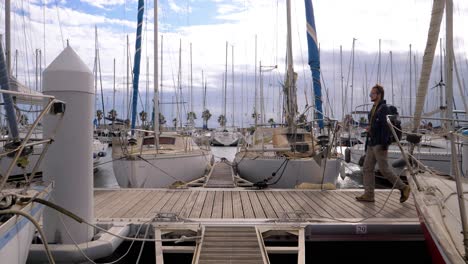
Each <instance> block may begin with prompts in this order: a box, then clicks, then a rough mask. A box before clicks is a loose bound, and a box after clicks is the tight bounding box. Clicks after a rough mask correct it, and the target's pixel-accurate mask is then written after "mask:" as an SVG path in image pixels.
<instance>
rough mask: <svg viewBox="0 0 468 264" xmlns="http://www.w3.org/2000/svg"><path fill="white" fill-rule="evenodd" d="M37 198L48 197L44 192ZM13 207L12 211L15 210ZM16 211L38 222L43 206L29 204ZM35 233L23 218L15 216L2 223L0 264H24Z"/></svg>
mask: <svg viewBox="0 0 468 264" xmlns="http://www.w3.org/2000/svg"><path fill="white" fill-rule="evenodd" d="M48 189H49V190H48V191H47V192H50V187H49V188H48ZM7 191H8V189H7ZM38 197H39V198H42V199H48V197H49V196H48V195H46V192H42V193H41V194H40V195H39V196H38ZM15 207H16V206H14V207H13V209H17V208H15ZM17 210H21V211H23V212H26V213H28V214H30V215H31V216H33V217H34V219H35V220H36V221H39V219H40V217H41V216H42V212H43V211H44V205H42V204H38V203H30V204H28V205H27V206H25V207H23V208H21V209H17ZM35 231H36V228H35V226H34V225H33V224H32V223H31V222H30V221H29V220H28V219H26V218H25V217H23V216H18V215H15V216H13V217H11V218H10V219H9V220H8V221H6V222H5V223H2V224H1V225H0V262H1V263H8V264H24V263H26V260H27V258H28V252H29V247H30V246H31V242H32V238H33V236H34V233H35Z"/></svg>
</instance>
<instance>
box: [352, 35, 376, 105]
mask: <svg viewBox="0 0 468 264" xmlns="http://www.w3.org/2000/svg"><path fill="white" fill-rule="evenodd" d="M355 43H356V39H355V38H353V49H352V51H351V111H350V113H353V101H354V45H355ZM379 60H380V55H379ZM379 65H380V62H379ZM379 69H380V66H379ZM379 79H380V72H379ZM379 81H380V80H379Z"/></svg>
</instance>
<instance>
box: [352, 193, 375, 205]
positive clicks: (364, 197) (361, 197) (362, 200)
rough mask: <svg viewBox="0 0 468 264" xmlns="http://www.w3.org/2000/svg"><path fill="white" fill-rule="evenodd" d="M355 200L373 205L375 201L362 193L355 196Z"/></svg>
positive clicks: (372, 197)
mask: <svg viewBox="0 0 468 264" xmlns="http://www.w3.org/2000/svg"><path fill="white" fill-rule="evenodd" d="M356 200H358V201H360V202H370V203H373V202H374V201H375V200H374V196H373V195H370V194H367V193H364V194H363V195H361V196H356Z"/></svg>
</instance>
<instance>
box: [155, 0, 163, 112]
mask: <svg viewBox="0 0 468 264" xmlns="http://www.w3.org/2000/svg"><path fill="white" fill-rule="evenodd" d="M156 1H157V0H156ZM163 44H164V35H161V76H160V77H159V78H161V83H160V86H161V89H159V91H158V94H161V95H160V97H161V102H162V103H164V93H163V91H164V90H163V70H164V69H163V65H164V64H163V63H164V59H163V47H164V45H163ZM158 99H159V98H158ZM158 106H159V102H158ZM158 110H159V108H158ZM161 114H162V115H164V105H163V108H162V109H161ZM158 118H159V117H158Z"/></svg>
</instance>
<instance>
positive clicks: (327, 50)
mask: <svg viewBox="0 0 468 264" xmlns="http://www.w3.org/2000/svg"><path fill="white" fill-rule="evenodd" d="M93 2H94V1H93ZM106 2H107V1H106ZM212 2H213V3H214V4H215V7H216V8H214V9H213V10H214V11H213V13H212V14H205V16H206V18H211V19H212V20H210V22H206V21H205V20H204V19H205V17H200V18H198V17H197V16H196V12H197V9H195V8H194V9H193V10H192V9H190V12H194V13H193V14H191V18H193V19H195V18H197V19H199V20H198V21H197V23H196V24H194V25H183V26H180V25H179V24H177V23H176V22H177V21H176V22H174V21H171V20H169V19H168V18H169V16H166V17H165V19H164V20H162V19H161V18H160V25H159V26H160V32H159V37H161V35H163V36H164V43H163V45H164V46H163V50H162V52H163V60H162V64H163V67H160V68H162V80H163V82H162V84H163V89H164V95H163V96H164V99H163V100H164V101H165V102H171V100H172V98H173V97H174V98H175V90H176V89H175V87H177V76H178V72H179V41H180V39H182V52H181V62H182V65H181V67H180V68H181V75H182V78H181V83H182V90H183V93H184V98H185V100H186V101H187V98H189V90H190V89H189V87H190V72H191V69H190V50H189V45H190V43H192V77H193V81H192V83H193V87H194V88H193V89H194V100H195V103H194V105H195V112H196V113H197V115H198V116H199V117H200V115H201V114H200V113H201V107H202V106H201V104H202V103H201V102H202V98H203V97H202V89H201V83H202V80H201V72H202V70H203V72H204V77H205V78H206V79H207V81H208V97H209V98H208V100H207V101H208V104H209V108H210V110H211V113H212V114H213V118H212V120H210V122H213V123H210V127H213V126H214V125H216V119H217V116H218V115H219V114H221V111H222V100H221V98H222V96H221V95H222V92H221V91H222V87H223V75H224V71H225V60H226V54H225V52H226V50H225V49H226V41H228V43H229V50H228V110H229V109H232V108H231V107H232V100H233V98H234V104H235V109H237V110H236V113H238V114H237V116H236V118H235V119H236V120H240V119H241V118H240V117H244V126H246V125H248V124H250V123H252V120H251V118H250V114H251V113H252V109H253V103H254V99H253V98H254V90H255V89H254V88H255V87H254V84H255V68H254V65H255V64H257V67H258V65H259V62H260V61H262V65H278V70H276V71H274V72H271V73H268V74H265V75H264V88H265V91H264V92H265V94H264V97H265V108H266V110H267V111H268V113H267V119H268V118H270V117H273V118H275V120H276V119H277V110H278V103H277V102H278V90H279V84H280V82H281V81H282V80H283V79H284V70H285V65H284V62H285V50H286V41H285V38H286V34H285V32H286V15H285V14H286V13H285V4H284V3H283V2H281V1H279V2H278V1H271V0H264V1H263V0H255V1H247V0H246V1H244V0H240V1H212ZM292 2H293V4H292V18H293V19H292V36H293V54H294V63H295V64H294V66H295V70H296V72H298V74H299V77H300V78H299V80H298V84H297V86H298V101H299V104H300V109H303V108H304V107H303V106H304V105H305V103H306V99H305V93H307V97H308V99H307V101H308V103H309V104H310V103H311V101H312V97H311V77H310V71H309V66H308V65H307V59H308V58H307V41H306V35H305V29H306V28H305V11H304V7H303V2H301V1H292ZM376 2H378V3H376ZM429 2H430V1H429ZM31 3H32V4H31V6H30V8H25V9H26V11H27V12H26V13H27V14H28V16H27V17H26V19H25V20H26V23H25V24H24V25H23V22H22V19H20V17H19V14H20V12H18V11H15V12H16V14H15V16H16V18H15V23H13V26H14V29H13V30H12V32H13V38H12V40H13V49H18V50H19V54H20V55H19V60H18V61H19V63H18V68H19V69H18V72H19V75H20V80H22V81H27V80H28V79H29V81H28V82H29V83H30V84H31V85H32V86H33V85H34V72H35V71H34V60H33V58H34V56H33V54H34V50H35V49H37V48H40V49H42V50H43V54H45V55H46V58H45V60H43V61H42V62H43V63H44V62H47V64H48V63H50V62H51V61H52V59H53V58H55V56H57V55H58V53H59V52H60V51H61V50H62V48H63V46H62V34H61V31H62V32H63V40H66V39H69V40H70V45H71V46H72V47H73V48H74V49H75V50H76V51H77V52H78V54H79V55H80V56H81V57H82V59H83V61H84V62H85V63H86V64H87V65H88V67H89V68H90V69H92V68H93V66H94V25H96V24H97V25H98V30H99V32H98V33H99V47H100V58H101V68H102V77H103V78H102V79H103V89H104V92H105V100H106V107H107V108H109V106H111V105H112V98H113V96H112V89H113V60H114V58H115V59H116V64H117V65H116V89H117V95H116V105H117V108H118V111H119V113H121V114H122V115H123V113H125V112H126V110H123V105H124V104H125V103H124V102H125V100H126V99H125V95H126V94H127V81H126V72H127V70H126V66H127V62H126V35H127V34H129V39H130V44H129V46H130V48H129V50H130V53H131V54H130V55H131V61H132V63H131V64H130V65H131V66H133V60H134V58H133V56H134V50H135V46H134V45H135V44H134V39H135V30H136V15H135V17H131V16H129V18H128V19H125V18H122V16H118V15H115V13H111V12H101V11H102V10H100V8H101V7H96V8H95V9H93V10H92V11H93V12H90V11H89V10H76V9H75V10H74V9H71V8H70V5H66V6H60V7H59V9H58V13H59V15H60V18H61V19H60V24H61V27H62V30H60V26H59V22H58V19H57V9H56V7H55V4H51V5H48V6H47V7H46V9H45V12H46V24H45V26H46V35H45V36H44V33H43V16H42V14H43V13H42V11H43V10H42V3H41V2H40V1H38V2H31ZM34 3H37V4H34ZM52 3H53V2H52ZM95 3H98V4H99V3H100V4H102V6H103V7H105V8H113V7H118V1H114V3H115V5H114V6H112V5H110V4H109V5H105V4H104V1H97V2H95ZM107 3H111V2H110V1H109V2H107ZM132 3H135V1H133V0H132ZM170 3H172V4H174V8H175V7H178V8H179V9H177V8H176V10H173V11H170V12H174V13H176V12H182V13H184V12H186V11H184V10H183V9H184V8H185V9H186V7H181V6H177V3H176V1H175V0H172V1H171V2H170ZM199 3H200V2H198V1H196V2H195V1H194V2H190V5H191V6H193V7H195V5H197V4H199ZM68 4H70V1H69V2H68ZM457 4H459V5H461V6H460V8H458V10H460V11H459V12H460V13H459V14H458V15H457V14H455V15H456V16H455V18H454V19H455V25H456V27H455V30H456V34H455V44H456V45H457V47H458V49H457V50H456V52H457V54H461V55H463V56H462V57H461V58H460V63H459V64H458V65H459V68H460V71H462V72H463V73H465V74H464V75H466V74H467V68H468V65H467V64H466V63H464V61H465V60H466V51H465V50H466V48H464V47H466V45H465V36H464V35H463V32H462V30H463V29H462V26H461V25H466V24H468V16H466V15H465V16H463V14H464V13H463V12H465V11H466V7H467V6H468V3H464V2H457ZM0 5H1V4H0ZM149 6H150V8H147V9H145V14H146V15H147V16H148V18H149V21H148V22H149V24H148V31H147V32H144V38H143V41H142V43H143V47H142V51H143V53H142V62H141V76H140V87H142V90H140V91H141V93H142V98H144V94H145V91H146V79H147V76H146V56H148V57H149V58H150V62H149V76H148V78H149V80H150V87H149V89H150V91H152V90H153V78H154V76H153V41H154V39H153V32H152V29H153V24H152V23H151V21H152V18H153V11H152V3H150V4H149ZM338 6H339V7H340V8H336V7H338ZM401 6H406V8H401ZM90 8H91V7H90ZM133 9H136V5H135V8H133ZM112 10H116V9H112ZM117 10H120V9H118V8H117ZM414 10H418V11H417V12H418V13H417V16H416V15H415V14H414V12H415V11H414ZM167 11H168V12H169V10H167ZM202 11H203V10H202ZM314 11H315V19H316V25H317V34H318V39H319V42H320V47H321V52H322V53H321V58H322V60H321V69H322V73H323V89H324V90H325V88H326V89H328V93H329V96H330V99H329V100H330V103H331V104H332V108H333V110H334V111H333V112H334V114H335V117H338V118H339V117H341V112H342V105H343V104H342V103H341V100H342V99H341V98H343V94H342V93H341V82H340V79H341V77H340V76H339V74H340V57H339V56H340V54H339V48H340V45H342V46H343V51H344V54H343V69H344V77H345V80H348V72H349V71H350V69H349V65H350V63H349V60H350V52H349V51H350V50H351V44H352V39H353V38H357V40H356V62H355V71H354V75H355V76H354V84H353V87H354V88H355V90H354V92H355V93H354V99H355V101H354V103H353V105H356V104H357V103H362V102H364V101H366V100H367V98H366V93H367V90H366V89H367V88H368V87H369V85H370V84H372V83H374V82H375V80H376V72H377V70H376V69H377V61H378V60H377V51H378V49H379V47H378V43H379V39H381V40H382V45H381V50H382V63H383V65H382V79H383V84H384V86H385V87H386V88H388V89H390V86H391V81H390V79H391V77H390V66H389V55H388V54H389V51H390V50H392V51H393V54H394V66H395V67H394V71H395V72H394V89H395V94H397V97H400V96H401V97H402V98H401V104H402V105H404V107H405V111H407V108H409V107H408V106H407V105H408V99H407V97H409V93H408V87H409V76H408V75H409V74H408V72H409V68H408V65H409V61H408V49H409V48H408V46H409V44H410V43H411V44H412V49H413V52H416V59H417V65H418V67H420V63H421V60H422V52H423V50H424V47H425V40H426V37H427V30H428V27H429V18H430V11H431V4H430V3H428V1H411V2H408V1H406V0H395V1H391V2H389V3H387V2H382V1H371V0H359V1H358V4H357V3H356V2H355V1H353V2H352V3H350V1H344V0H341V1H340V0H328V1H314ZM112 12H121V11H112ZM112 14H113V15H112ZM132 15H133V13H132ZM213 18H214V19H213ZM0 19H1V21H4V20H3V19H4V16H3V14H0ZM178 19H180V16H179V17H178ZM25 28H26V35H25V30H24V29H25ZM444 28H445V27H444V26H442V32H441V37H443V33H444V32H443V31H444ZM0 33H3V28H1V29H0ZM255 36H256V37H257V52H256V53H257V54H256V55H257V57H256V59H255ZM44 42H45V44H46V48H45V49H44V46H43V45H44ZM159 44H161V40H160V42H159ZM232 46H234V56H232ZM437 50H438V49H437ZM160 52H161V50H159V51H158V56H159V63H161V56H160V54H159V53H160ZM232 59H234V75H235V82H234V86H235V89H234V93H235V95H234V96H233V95H232V93H233V92H232V91H233V89H232V79H231V78H232V77H231V63H232ZM436 64H437V63H436ZM160 65H161V64H160ZM434 69H436V66H434ZM419 70H420V69H419ZM435 71H436V70H435ZM28 76H29V77H28ZM462 76H463V74H462ZM159 78H161V76H159ZM350 80H351V79H350V78H349V81H348V85H347V86H346V82H345V85H344V86H345V87H351V84H350V82H351V81H350ZM412 80H413V82H414V77H413V79H412ZM130 82H131V77H130ZM257 83H259V80H258V76H257ZM432 83H433V82H431V84H432ZM129 87H130V88H131V84H130V85H129ZM257 88H258V87H257ZM346 89H350V88H346ZM413 89H414V85H413ZM401 91H404V92H401ZM456 93H458V92H456ZM149 94H150V96H152V92H150V93H149ZM323 94H325V92H324V91H323ZM388 94H389V93H388ZM348 97H350V96H349V94H348ZM324 99H325V98H324ZM431 100H432V99H431ZM144 101H145V100H144V99H143V102H144ZM399 101H400V98H399ZM138 105H139V106H138V107H139V110H140V107H141V104H140V103H139V104H138ZM457 105H461V104H457ZM186 107H188V105H187V106H186ZM241 107H242V109H241ZM347 108H350V102H349V103H348V104H347ZM273 109H274V110H275V112H273ZM327 111H328V112H331V111H329V110H327ZM173 112H175V110H173V106H172V105H170V104H167V105H165V106H164V113H165V115H166V119H167V120H170V117H171V115H173ZM228 117H230V113H229V114H228ZM228 122H230V121H228ZM197 123H199V124H201V118H199V119H198V120H197Z"/></svg>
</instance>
